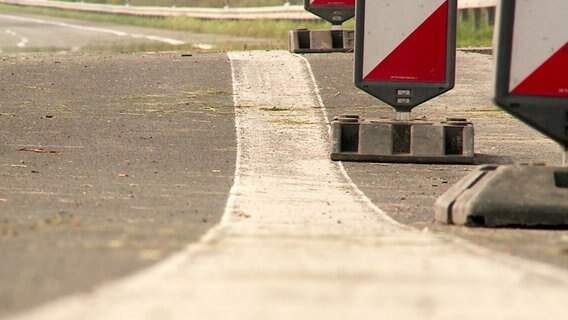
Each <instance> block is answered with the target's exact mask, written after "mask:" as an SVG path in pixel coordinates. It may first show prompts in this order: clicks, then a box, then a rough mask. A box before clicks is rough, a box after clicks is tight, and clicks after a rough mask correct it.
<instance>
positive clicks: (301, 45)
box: [288, 29, 355, 53]
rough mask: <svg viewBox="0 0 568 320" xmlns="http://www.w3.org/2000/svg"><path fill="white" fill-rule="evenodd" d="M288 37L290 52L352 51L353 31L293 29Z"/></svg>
mask: <svg viewBox="0 0 568 320" xmlns="http://www.w3.org/2000/svg"><path fill="white" fill-rule="evenodd" d="M288 39H289V44H288V48H289V50H290V52H292V53H326V52H352V51H353V48H354V43H355V31H354V30H345V29H342V30H308V29H295V30H291V31H290V32H289V34H288Z"/></svg>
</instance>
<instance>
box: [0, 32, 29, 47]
mask: <svg viewBox="0 0 568 320" xmlns="http://www.w3.org/2000/svg"><path fill="white" fill-rule="evenodd" d="M5 32H6V33H7V34H9V35H11V36H13V37H18V38H20V42H18V43H17V44H16V46H17V47H18V48H25V47H26V46H27V44H28V42H29V40H28V38H26V37H22V36H20V35H18V34H17V33H16V32H14V31H12V30H10V29H6V30H5ZM0 52H1V51H0Z"/></svg>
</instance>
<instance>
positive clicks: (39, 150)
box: [18, 147, 59, 153]
mask: <svg viewBox="0 0 568 320" xmlns="http://www.w3.org/2000/svg"><path fill="white" fill-rule="evenodd" d="M18 151H28V152H35V153H59V151H55V150H49V149H47V148H44V147H23V148H20V149H18Z"/></svg>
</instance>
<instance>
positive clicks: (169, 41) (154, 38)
mask: <svg viewBox="0 0 568 320" xmlns="http://www.w3.org/2000/svg"><path fill="white" fill-rule="evenodd" d="M0 17H1V18H5V19H11V20H16V21H26V22H32V23H37V24H44V25H53V26H58V27H62V28H71V29H77V30H83V31H90V32H99V33H106V34H111V35H115V36H117V37H131V38H135V39H139V38H143V39H147V40H151V41H158V42H163V43H167V44H171V45H175V46H177V45H182V44H184V43H185V42H183V41H180V40H176V39H171V38H166V37H159V36H153V35H144V34H130V33H127V32H124V31H119V30H113V29H107V28H98V27H87V26H81V25H77V24H71V23H66V22H61V21H53V20H45V19H37V18H27V17H19V16H11V15H5V14H0Z"/></svg>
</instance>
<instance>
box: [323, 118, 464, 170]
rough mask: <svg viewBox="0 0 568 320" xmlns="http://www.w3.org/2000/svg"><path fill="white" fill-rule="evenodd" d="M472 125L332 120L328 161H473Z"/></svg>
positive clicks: (352, 119) (459, 122)
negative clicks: (329, 159) (329, 157)
mask: <svg viewBox="0 0 568 320" xmlns="http://www.w3.org/2000/svg"><path fill="white" fill-rule="evenodd" d="M473 150H474V146H473V124H472V123H471V122H468V121H467V120H463V119H460V121H444V122H428V121H420V120H410V121H397V120H364V119H361V118H360V117H358V116H354V115H347V116H339V117H336V118H335V119H334V120H333V121H332V123H331V159H332V160H336V161H369V162H407V163H465V164H470V163H473V161H474V151H473Z"/></svg>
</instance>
